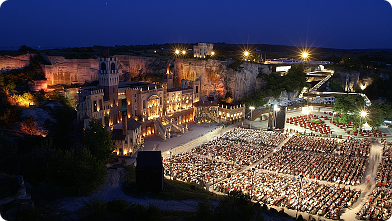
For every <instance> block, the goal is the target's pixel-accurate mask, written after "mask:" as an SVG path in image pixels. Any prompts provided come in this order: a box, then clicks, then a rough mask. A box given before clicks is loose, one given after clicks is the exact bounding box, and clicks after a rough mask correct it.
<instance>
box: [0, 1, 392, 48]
mask: <svg viewBox="0 0 392 221" xmlns="http://www.w3.org/2000/svg"><path fill="white" fill-rule="evenodd" d="M0 21H1V22H0V30H1V31H0V49H1V48H4V47H15V48H19V46H21V45H27V46H30V47H33V48H37V47H38V46H41V47H44V48H57V47H82V46H94V45H104V46H115V45H137V44H142V45H144V44H145V43H146V44H153V43H156V44H162V43H197V42H211V43H215V42H226V43H233V44H239V45H243V44H276V45H293V46H297V47H305V46H313V47H327V48H341V49H368V48H385V49H392V7H391V5H390V4H389V3H388V2H387V1H385V0H328V1H327V0H296V1H294V0H270V1H263V0H254V1H234V0H228V1H222V0H209V1H207V0H199V1H184V0H168V1H162V0H138V1H134V0H131V1H129V0H78V1H76V0H67V1H64V0H8V1H6V2H4V3H3V4H2V5H1V8H0Z"/></svg>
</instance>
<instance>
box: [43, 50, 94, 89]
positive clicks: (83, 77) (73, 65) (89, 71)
mask: <svg viewBox="0 0 392 221" xmlns="http://www.w3.org/2000/svg"><path fill="white" fill-rule="evenodd" d="M48 60H49V61H50V63H51V65H43V69H44V71H45V77H46V78H47V80H48V81H47V84H48V85H56V84H65V85H70V84H77V83H78V84H83V83H85V82H86V81H95V80H98V60H97V59H65V58H64V57H62V56H48Z"/></svg>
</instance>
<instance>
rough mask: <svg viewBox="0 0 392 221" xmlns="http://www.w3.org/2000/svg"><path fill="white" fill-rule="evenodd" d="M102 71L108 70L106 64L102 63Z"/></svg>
mask: <svg viewBox="0 0 392 221" xmlns="http://www.w3.org/2000/svg"><path fill="white" fill-rule="evenodd" d="M101 70H106V64H105V63H104V62H102V63H101Z"/></svg>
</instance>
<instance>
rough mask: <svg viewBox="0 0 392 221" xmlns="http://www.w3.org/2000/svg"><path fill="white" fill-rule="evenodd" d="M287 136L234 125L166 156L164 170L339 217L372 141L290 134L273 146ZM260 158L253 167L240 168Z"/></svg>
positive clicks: (354, 196)
mask: <svg viewBox="0 0 392 221" xmlns="http://www.w3.org/2000/svg"><path fill="white" fill-rule="evenodd" d="M286 138H288V135H287V134H284V133H279V132H266V131H261V130H250V129H243V128H236V129H234V130H231V131H229V132H227V133H225V134H224V135H223V136H221V137H219V138H217V139H215V140H212V141H210V142H208V143H205V144H203V145H201V146H198V147H196V148H193V149H192V150H191V151H190V152H187V153H182V154H178V155H174V156H170V157H169V158H166V159H165V160H164V168H165V174H166V175H170V176H172V177H173V178H174V179H179V180H182V181H185V182H194V183H198V184H201V185H205V186H207V185H209V186H211V185H213V186H214V189H215V190H216V191H220V192H223V193H229V192H231V191H234V190H237V191H242V192H243V193H244V194H248V195H250V196H252V197H253V199H254V200H258V201H260V202H263V203H267V204H270V205H276V206H285V207H287V208H291V209H299V210H301V211H305V212H308V213H310V214H317V215H320V216H325V217H327V218H334V219H335V218H339V214H340V212H339V211H340V210H341V209H342V208H344V207H350V206H351V205H352V204H353V203H354V202H355V201H356V200H357V199H358V197H359V195H360V193H361V191H360V190H356V189H354V188H353V187H348V186H347V185H358V184H360V183H361V181H362V179H363V176H364V173H365V168H366V166H367V164H368V158H369V153H370V146H371V143H370V141H367V140H344V141H341V140H338V139H335V138H321V137H307V136H297V135H294V136H292V137H290V138H289V139H288V141H287V142H286V143H284V144H283V146H282V148H281V149H280V148H277V147H278V145H279V144H282V142H283V141H284V140H285V139H286ZM391 156H392V154H391V153H388V154H387V155H384V160H385V159H386V160H387V161H386V163H385V166H389V167H388V168H389V169H388V168H386V170H388V172H385V173H384V172H380V173H379V174H380V177H382V178H383V180H384V177H386V178H388V179H389V183H388V185H390V179H391V176H390V171H391V168H390V160H391ZM260 160H263V161H262V162H261V163H260V164H258V165H257V166H256V168H253V170H245V171H243V172H239V171H241V170H243V169H245V166H249V165H254V164H255V163H256V162H257V161H260ZM266 170H267V171H266ZM299 176H300V177H301V179H299V178H298V177H299ZM319 180H325V181H329V182H333V183H334V184H322V183H321V182H320V181H319ZM302 181H303V182H302ZM384 186H385V185H384ZM298 205H299V206H298Z"/></svg>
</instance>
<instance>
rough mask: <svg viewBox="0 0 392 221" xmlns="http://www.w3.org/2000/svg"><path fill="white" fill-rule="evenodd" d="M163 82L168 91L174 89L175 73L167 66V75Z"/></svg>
mask: <svg viewBox="0 0 392 221" xmlns="http://www.w3.org/2000/svg"><path fill="white" fill-rule="evenodd" d="M163 82H165V83H166V84H167V89H172V88H173V73H171V72H170V66H169V64H167V68H166V74H165V76H164V78H163Z"/></svg>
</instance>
